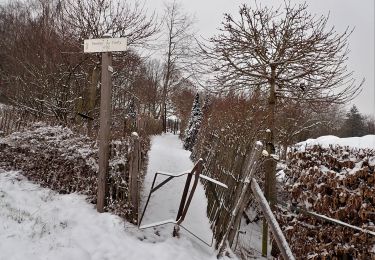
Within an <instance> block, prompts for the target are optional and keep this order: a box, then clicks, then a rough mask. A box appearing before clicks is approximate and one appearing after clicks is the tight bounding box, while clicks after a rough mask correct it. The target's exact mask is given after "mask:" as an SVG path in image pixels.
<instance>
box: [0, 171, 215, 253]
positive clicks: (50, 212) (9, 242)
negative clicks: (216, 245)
mask: <svg viewBox="0 0 375 260" xmlns="http://www.w3.org/2000/svg"><path fill="white" fill-rule="evenodd" d="M0 208H1V210H0V223H1V224H0V259H7V260H22V259H29V260H47V259H51V260H52V259H53V260H59V259H61V260H63V259H64V260H65V259H69V260H104V259H108V260H110V259H116V260H121V259H126V260H133V259H134V260H150V259H152V260H156V259H160V260H172V259H173V260H179V259H180V260H183V259H197V260H198V259H199V260H206V259H207V260H214V259H216V257H215V255H214V254H213V253H207V252H202V250H200V249H197V246H196V245H195V244H194V243H193V242H191V241H190V240H188V239H186V238H184V237H181V238H180V239H175V238H171V237H169V238H166V239H165V240H164V241H161V242H157V243H150V242H145V241H141V240H142V239H143V238H145V234H142V233H140V231H138V230H137V228H136V227H134V226H132V225H130V224H127V223H126V222H123V221H122V220H121V219H120V218H119V217H116V216H114V215H111V214H109V213H102V214H99V213H97V212H96V210H95V209H94V207H93V205H92V204H89V203H87V202H86V201H85V197H84V196H82V195H77V194H69V195H59V194H57V193H55V192H53V191H51V190H49V189H45V188H41V187H40V186H38V185H36V184H33V183H31V182H29V181H27V180H26V179H25V178H24V177H22V176H21V175H20V174H18V173H17V172H4V171H1V170H0ZM131 233H133V235H132V234H131ZM134 234H136V236H135V235H134ZM137 236H138V238H137Z"/></svg>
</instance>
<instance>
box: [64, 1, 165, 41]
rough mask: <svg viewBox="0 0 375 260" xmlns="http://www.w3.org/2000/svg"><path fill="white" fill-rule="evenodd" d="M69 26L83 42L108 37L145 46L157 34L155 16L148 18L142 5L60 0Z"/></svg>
mask: <svg viewBox="0 0 375 260" xmlns="http://www.w3.org/2000/svg"><path fill="white" fill-rule="evenodd" d="M61 2H62V5H63V10H64V17H65V18H64V20H65V22H66V24H67V25H68V26H69V28H71V29H72V30H74V32H75V34H76V36H77V37H78V38H79V39H80V40H83V39H89V38H100V37H102V36H103V35H105V34H109V35H111V36H112V37H126V38H127V39H128V44H129V45H143V44H145V43H146V42H147V40H149V39H150V38H151V37H152V36H154V35H155V33H156V32H157V31H158V25H157V23H156V22H155V16H154V15H151V17H147V15H146V12H145V10H144V8H143V6H142V5H140V4H139V2H136V3H135V4H134V5H131V4H130V3H129V1H126V0H124V1H120V0H115V1H103V0H92V1H88V0H61Z"/></svg>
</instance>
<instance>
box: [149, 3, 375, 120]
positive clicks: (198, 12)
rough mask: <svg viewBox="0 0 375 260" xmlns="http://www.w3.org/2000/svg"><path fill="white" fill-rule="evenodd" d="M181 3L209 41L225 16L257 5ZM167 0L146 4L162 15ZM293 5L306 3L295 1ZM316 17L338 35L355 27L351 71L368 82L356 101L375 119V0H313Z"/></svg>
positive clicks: (312, 10) (349, 62)
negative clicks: (324, 19) (324, 18)
mask: <svg viewBox="0 0 375 260" xmlns="http://www.w3.org/2000/svg"><path fill="white" fill-rule="evenodd" d="M176 1H177V2H179V3H181V4H182V5H183V7H184V9H185V11H186V12H188V13H190V14H193V15H195V17H196V20H197V27H198V29H199V34H200V35H202V36H203V37H205V38H208V37H209V36H211V35H213V34H215V33H216V32H217V28H218V27H220V23H221V21H222V17H223V13H231V14H234V13H236V12H237V11H238V7H239V6H240V4H242V3H247V4H248V5H254V3H255V0H242V1H239V0H176ZM164 2H168V1H167V0H146V3H147V4H146V6H147V8H148V9H156V10H157V11H158V12H161V11H162V9H163V3H164ZM291 2H292V3H298V2H302V1H301V0H291ZM306 2H307V3H308V5H309V10H310V12H311V13H313V14H318V15H321V14H324V15H326V14H328V12H330V19H329V21H330V23H331V25H334V26H335V27H336V29H337V31H338V32H343V31H344V30H345V29H346V27H347V26H349V27H355V30H354V32H353V34H352V35H351V37H350V39H349V48H350V51H351V52H350V54H349V60H348V62H347V65H348V68H349V70H353V71H354V77H355V78H356V79H357V80H358V82H360V81H361V80H362V78H365V79H366V82H365V84H364V86H363V91H362V93H361V94H360V95H359V96H358V97H357V98H356V99H355V100H354V103H355V104H356V105H357V106H358V108H359V110H360V111H361V112H362V113H366V114H371V115H374V116H375V91H374V88H375V83H374V71H375V67H374V60H375V54H374V49H375V43H374V39H375V34H374V32H375V27H374V23H375V22H374V13H375V7H374V2H375V1H374V0H360V1H355V0H310V1H306ZM258 3H262V4H263V5H274V6H279V5H280V4H282V3H283V0H258Z"/></svg>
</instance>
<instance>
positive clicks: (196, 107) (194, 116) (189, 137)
mask: <svg viewBox="0 0 375 260" xmlns="http://www.w3.org/2000/svg"><path fill="white" fill-rule="evenodd" d="M201 122H202V110H201V105H200V101H199V94H198V93H197V94H196V95H195V99H194V103H193V108H192V109H191V116H190V120H189V123H188V125H187V127H186V130H185V138H184V149H186V150H189V151H191V150H192V149H193V146H194V144H195V141H196V140H197V136H198V132H199V128H200V126H201Z"/></svg>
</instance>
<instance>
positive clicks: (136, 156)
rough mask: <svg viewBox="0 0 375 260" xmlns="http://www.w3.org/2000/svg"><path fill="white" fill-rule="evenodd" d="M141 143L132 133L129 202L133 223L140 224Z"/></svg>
mask: <svg viewBox="0 0 375 260" xmlns="http://www.w3.org/2000/svg"><path fill="white" fill-rule="evenodd" d="M140 159H141V158H140V142H139V137H138V134H137V133H136V132H133V133H132V151H131V154H130V161H129V200H130V204H131V206H132V215H133V222H134V224H137V222H138V204H139V191H138V176H139V171H140V168H141V165H140Z"/></svg>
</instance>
